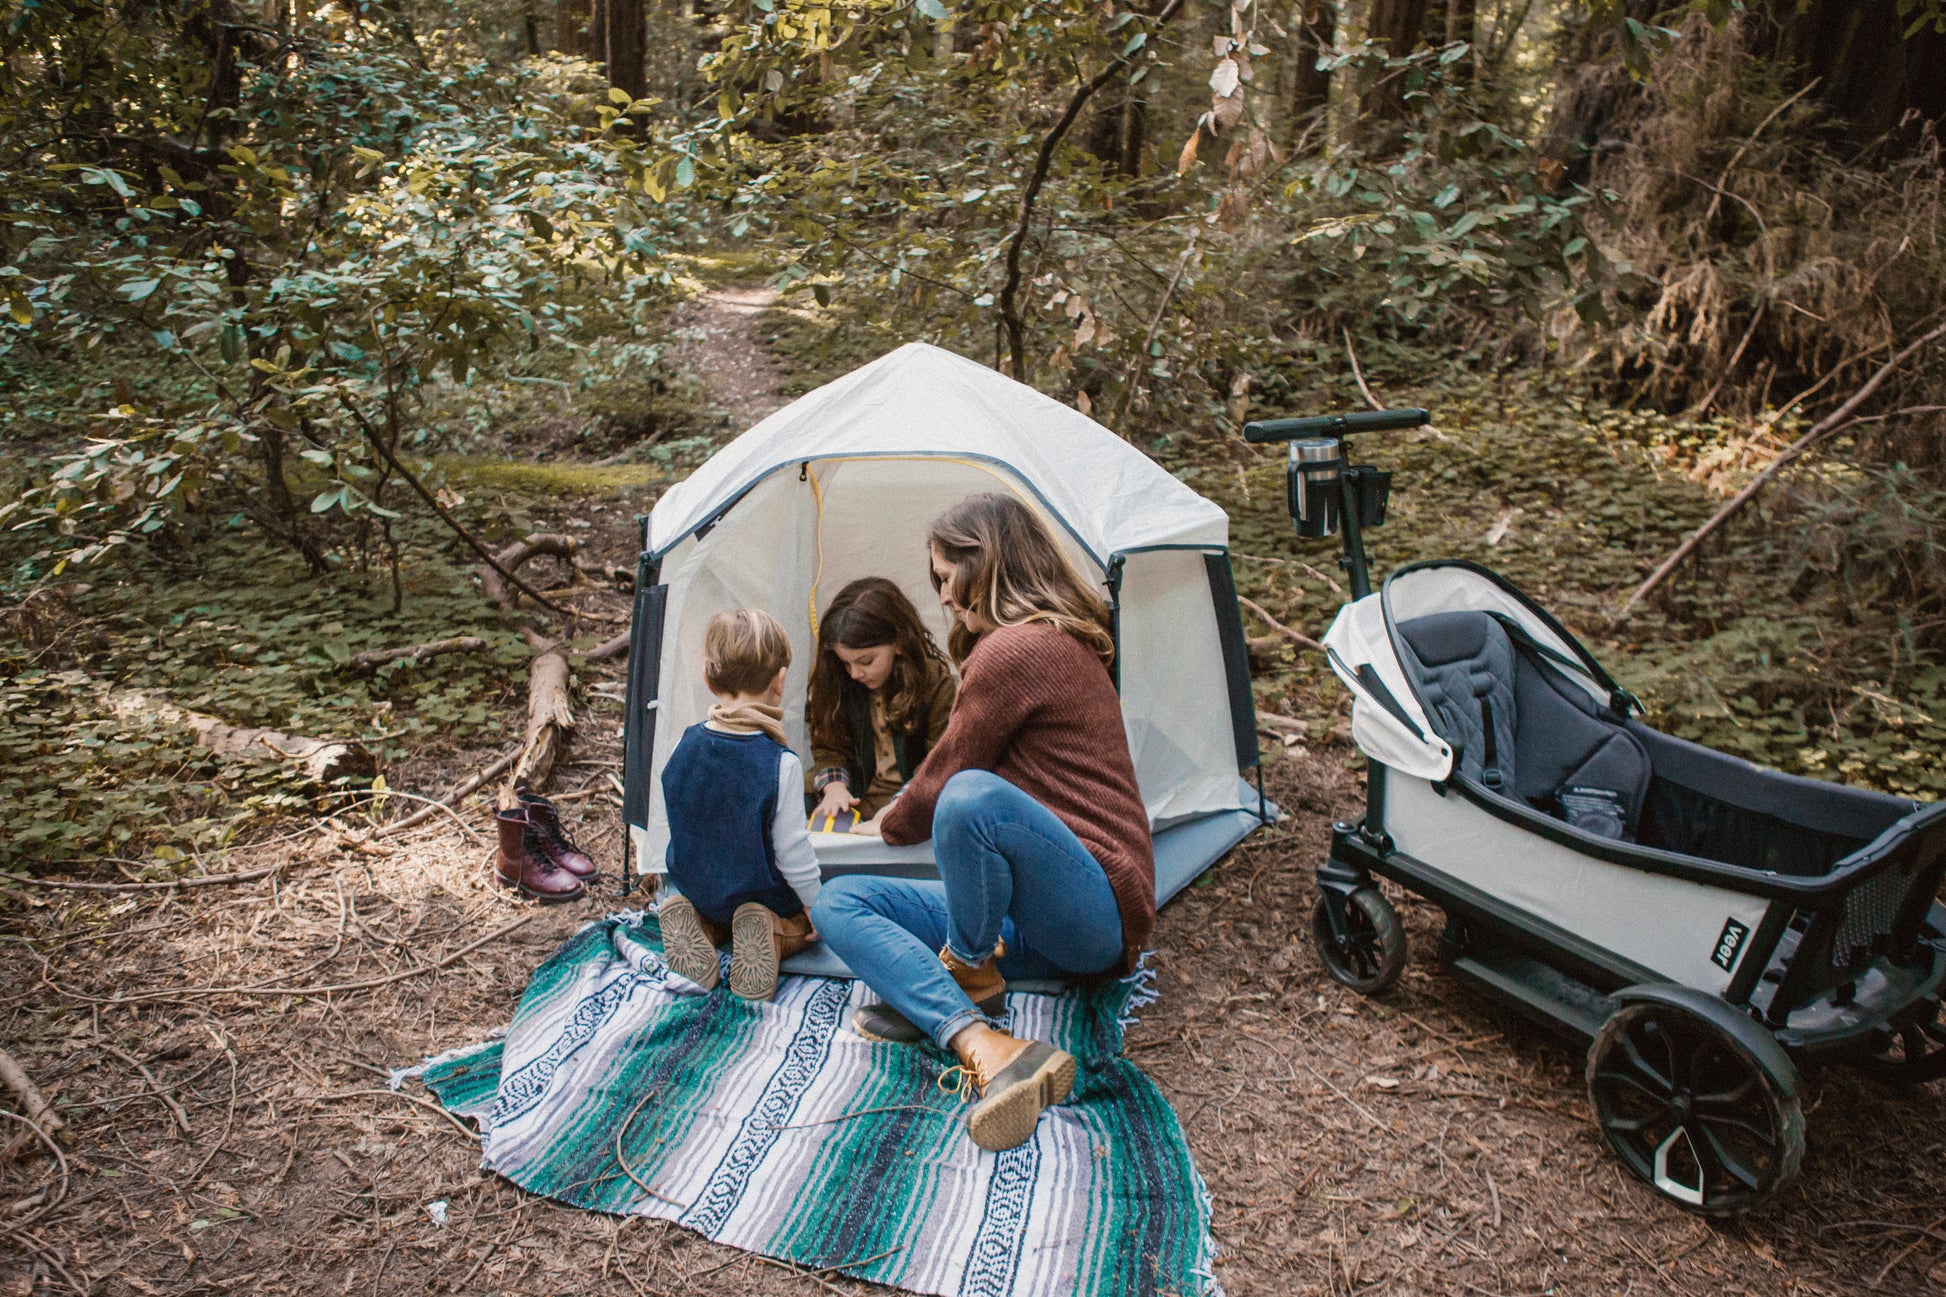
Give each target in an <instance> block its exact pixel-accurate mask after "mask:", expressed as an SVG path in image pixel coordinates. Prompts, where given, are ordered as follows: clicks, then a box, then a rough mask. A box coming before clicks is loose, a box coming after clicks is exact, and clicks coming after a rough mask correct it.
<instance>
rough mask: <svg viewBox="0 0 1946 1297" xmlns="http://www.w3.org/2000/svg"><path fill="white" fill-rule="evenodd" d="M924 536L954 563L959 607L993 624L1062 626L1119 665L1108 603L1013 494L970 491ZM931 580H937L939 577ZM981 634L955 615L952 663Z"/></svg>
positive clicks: (1105, 662) (950, 640) (1105, 659)
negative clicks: (1046, 624)
mask: <svg viewBox="0 0 1946 1297" xmlns="http://www.w3.org/2000/svg"><path fill="white" fill-rule="evenodd" d="M926 541H927V544H928V545H930V546H931V547H932V549H933V550H934V551H936V552H937V553H938V554H939V555H940V556H941V557H942V558H944V559H945V560H946V561H947V562H948V563H951V564H952V565H953V590H952V594H953V602H954V603H956V604H958V605H959V606H960V607H961V608H964V609H966V610H967V611H969V612H973V613H977V614H979V615H980V616H981V617H983V618H985V619H986V620H987V621H990V622H992V623H993V624H994V625H995V626H1021V625H1025V624H1026V623H1028V622H1036V621H1041V622H1047V623H1049V624H1051V625H1054V626H1059V627H1060V628H1061V629H1062V630H1064V631H1066V632H1067V633H1068V634H1070V635H1072V636H1074V637H1075V638H1076V639H1077V640H1080V641H1081V643H1082V644H1084V645H1085V646H1087V648H1088V649H1089V650H1090V651H1091V652H1093V653H1094V654H1095V656H1097V657H1099V658H1100V659H1101V661H1102V665H1103V666H1112V665H1113V664H1114V661H1115V637H1114V636H1113V635H1112V634H1110V633H1109V629H1108V604H1107V603H1106V602H1105V601H1104V600H1103V599H1102V597H1101V596H1100V595H1098V594H1096V593H1095V592H1094V591H1093V590H1092V589H1090V588H1089V587H1088V585H1087V584H1086V583H1085V582H1084V581H1083V580H1082V579H1081V577H1080V575H1079V574H1078V573H1076V572H1075V570H1074V565H1073V564H1072V563H1070V562H1068V557H1067V555H1066V554H1064V553H1063V552H1062V551H1061V546H1060V544H1059V543H1058V542H1057V541H1056V540H1055V539H1054V537H1053V535H1052V534H1050V533H1049V531H1048V530H1047V527H1046V525H1045V524H1043V523H1042V522H1041V520H1040V519H1039V518H1037V517H1035V516H1034V514H1033V512H1032V511H1031V510H1029V509H1028V508H1027V506H1026V505H1024V504H1022V503H1021V502H1020V501H1018V500H1016V499H1014V498H1013V497H1012V496H1008V495H997V494H989V495H975V496H970V497H968V498H967V499H965V500H962V501H960V502H959V503H958V504H956V505H954V506H953V507H952V508H950V509H948V510H947V511H946V512H945V513H943V514H941V515H940V516H939V518H938V520H937V521H935V522H934V523H933V525H932V530H931V531H930V532H929V533H927V536H926ZM928 566H930V565H928ZM933 585H934V587H935V588H937V586H938V585H939V579H938V577H937V576H935V577H934V578H933ZM978 638H979V637H978V636H977V635H974V634H973V633H972V632H970V631H968V630H967V629H966V628H965V627H964V626H962V625H960V624H959V622H958V621H957V620H955V621H954V623H953V629H952V633H951V634H950V635H948V636H947V639H946V646H947V648H949V649H950V650H951V651H952V654H953V661H955V662H964V661H965V660H966V655H967V654H968V653H970V652H972V651H973V645H974V643H975V642H976V641H977V640H978Z"/></svg>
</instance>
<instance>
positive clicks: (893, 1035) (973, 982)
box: [851, 941, 1007, 1045]
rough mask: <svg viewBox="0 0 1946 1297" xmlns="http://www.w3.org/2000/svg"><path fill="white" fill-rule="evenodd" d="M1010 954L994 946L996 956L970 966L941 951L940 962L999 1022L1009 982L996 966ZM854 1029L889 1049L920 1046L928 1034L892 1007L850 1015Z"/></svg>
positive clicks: (979, 1006)
mask: <svg viewBox="0 0 1946 1297" xmlns="http://www.w3.org/2000/svg"><path fill="white" fill-rule="evenodd" d="M1006 953H1007V943H1006V942H1004V941H1002V942H1000V943H999V944H997V945H995V946H994V948H993V953H992V954H991V955H988V956H987V957H986V958H985V959H983V960H981V961H980V962H979V963H977V964H969V963H966V962H965V961H964V960H962V959H960V958H959V957H958V956H956V955H954V954H953V952H952V950H951V948H949V947H947V946H941V947H940V948H939V962H940V963H942V964H944V965H945V966H946V971H947V972H949V973H951V974H952V975H953V980H954V981H955V982H958V983H959V989H960V990H962V991H965V992H966V998H967V999H969V1000H971V1001H973V1007H974V1008H976V1009H978V1010H979V1011H980V1012H981V1013H984V1014H986V1016H987V1017H989V1018H997V1017H999V1016H1000V1015H1001V1014H1003V1013H1005V1012H1006V1011H1007V979H1006V978H1004V977H1002V976H1000V968H999V966H998V965H997V964H996V963H995V962H994V961H995V960H997V959H999V958H1000V956H1002V955H1004V954H1006ZM851 1029H852V1030H853V1031H855V1032H857V1033H858V1034H859V1035H861V1036H863V1037H864V1038H865V1039H866V1040H882V1041H884V1042H885V1043H886V1044H888V1045H917V1044H919V1043H920V1042H921V1041H923V1040H925V1038H926V1033H925V1032H923V1031H921V1030H919V1029H918V1028H917V1027H915V1026H913V1025H912V1020H911V1019H910V1018H907V1017H906V1016H905V1015H904V1014H903V1013H900V1012H899V1011H898V1010H897V1009H895V1008H893V1007H892V1006H891V1005H889V1004H868V1005H866V1006H865V1007H864V1008H862V1009H860V1010H859V1011H858V1012H857V1013H854V1014H852V1015H851Z"/></svg>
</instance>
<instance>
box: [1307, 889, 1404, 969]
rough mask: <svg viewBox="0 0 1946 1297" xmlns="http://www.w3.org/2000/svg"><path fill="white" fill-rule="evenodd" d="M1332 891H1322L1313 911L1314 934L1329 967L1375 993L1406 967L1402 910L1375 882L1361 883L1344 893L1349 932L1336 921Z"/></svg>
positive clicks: (1322, 956) (1314, 940)
mask: <svg viewBox="0 0 1946 1297" xmlns="http://www.w3.org/2000/svg"><path fill="white" fill-rule="evenodd" d="M1330 904H1331V897H1329V896H1328V895H1326V896H1320V897H1318V904H1317V908H1316V909H1314V910H1312V911H1311V940H1312V941H1313V942H1314V943H1315V944H1316V946H1317V948H1318V958H1320V959H1322V960H1323V961H1324V971H1325V972H1327V973H1330V974H1331V976H1332V978H1333V979H1335V980H1336V981H1339V982H1342V983H1344V984H1345V985H1346V986H1349V987H1350V988H1351V989H1352V990H1354V991H1357V992H1358V993H1359V994H1361V995H1376V994H1378V993H1379V992H1380V991H1383V990H1384V989H1385V988H1386V987H1388V986H1390V985H1392V983H1394V982H1396V981H1398V980H1399V970H1400V969H1402V968H1404V967H1405V929H1404V928H1403V927H1402V926H1400V924H1399V914H1398V911H1396V910H1394V909H1393V908H1392V903H1391V902H1390V901H1388V900H1386V899H1385V897H1384V896H1383V895H1382V894H1381V893H1380V892H1379V890H1378V888H1376V887H1361V888H1359V889H1358V890H1357V891H1355V892H1353V893H1352V894H1351V895H1350V896H1347V897H1346V898H1345V899H1344V914H1345V917H1344V933H1343V935H1342V936H1340V935H1339V933H1338V932H1337V931H1336V930H1335V928H1334V927H1333V925H1332V922H1331V911H1330V908H1329V907H1330Z"/></svg>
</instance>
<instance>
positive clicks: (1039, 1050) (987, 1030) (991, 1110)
mask: <svg viewBox="0 0 1946 1297" xmlns="http://www.w3.org/2000/svg"><path fill="white" fill-rule="evenodd" d="M952 1046H953V1052H954V1053H955V1054H957V1055H959V1062H960V1065H959V1067H958V1069H956V1070H958V1072H959V1073H960V1076H959V1086H958V1087H957V1088H958V1091H959V1093H960V1094H961V1095H962V1097H970V1096H967V1091H968V1090H972V1091H974V1092H976V1093H978V1095H979V1096H980V1097H979V1101H978V1102H977V1103H975V1104H974V1105H973V1111H972V1112H969V1113H968V1114H967V1115H966V1133H967V1134H969V1135H971V1136H972V1137H973V1142H974V1143H975V1144H978V1145H979V1146H980V1147H981V1148H984V1149H990V1150H992V1151H994V1152H1000V1151H1002V1150H1004V1149H1009V1148H1015V1147H1018V1146H1019V1145H1021V1144H1025V1143H1026V1142H1027V1141H1028V1140H1029V1139H1031V1138H1033V1135H1034V1127H1035V1126H1036V1125H1038V1124H1039V1122H1040V1119H1041V1112H1042V1111H1043V1110H1044V1109H1047V1108H1050V1107H1052V1106H1054V1105H1055V1104H1057V1103H1060V1102H1061V1101H1062V1100H1063V1099H1065V1098H1067V1097H1068V1091H1069V1090H1071V1089H1073V1088H1074V1067H1075V1063H1074V1055H1072V1054H1070V1053H1068V1052H1067V1051H1066V1050H1063V1049H1056V1048H1054V1046H1052V1045H1048V1044H1044V1043H1042V1042H1041V1041H1038V1040H1016V1039H1014V1037H1012V1036H1010V1035H1008V1034H1007V1033H1006V1032H1004V1031H998V1030H995V1029H994V1028H992V1027H989V1026H987V1025H986V1024H985V1023H983V1022H976V1023H974V1024H973V1025H972V1026H970V1027H967V1028H966V1029H964V1030H963V1031H961V1032H960V1033H959V1034H958V1035H956V1036H954V1037H953V1040H952ZM953 1070H955V1069H948V1071H947V1073H946V1075H942V1076H941V1077H940V1082H941V1084H942V1085H944V1084H946V1083H947V1082H946V1077H947V1076H950V1075H951V1073H952V1071H953Z"/></svg>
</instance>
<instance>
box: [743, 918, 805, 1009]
mask: <svg viewBox="0 0 1946 1297" xmlns="http://www.w3.org/2000/svg"><path fill="white" fill-rule="evenodd" d="M812 940H813V934H812V931H811V916H810V915H809V914H807V913H799V914H796V915H793V916H792V917H791V918H788V919H785V918H780V917H778V915H777V914H776V913H775V912H774V911H772V910H771V909H770V908H769V907H767V906H764V905H761V904H759V903H757V902H756V901H746V902H744V903H743V904H742V905H739V906H737V909H736V913H735V914H734V915H732V916H731V917H730V989H731V990H732V991H734V992H736V993H737V994H738V995H741V996H742V997H743V998H744V999H746V1000H768V999H769V998H770V997H771V996H773V995H775V994H777V965H778V964H780V963H782V962H783V961H784V960H786V959H789V958H790V957H791V956H792V955H795V954H797V953H798V952H799V951H801V950H803V949H805V948H806V947H808V946H809V945H810V944H811V942H812Z"/></svg>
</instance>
